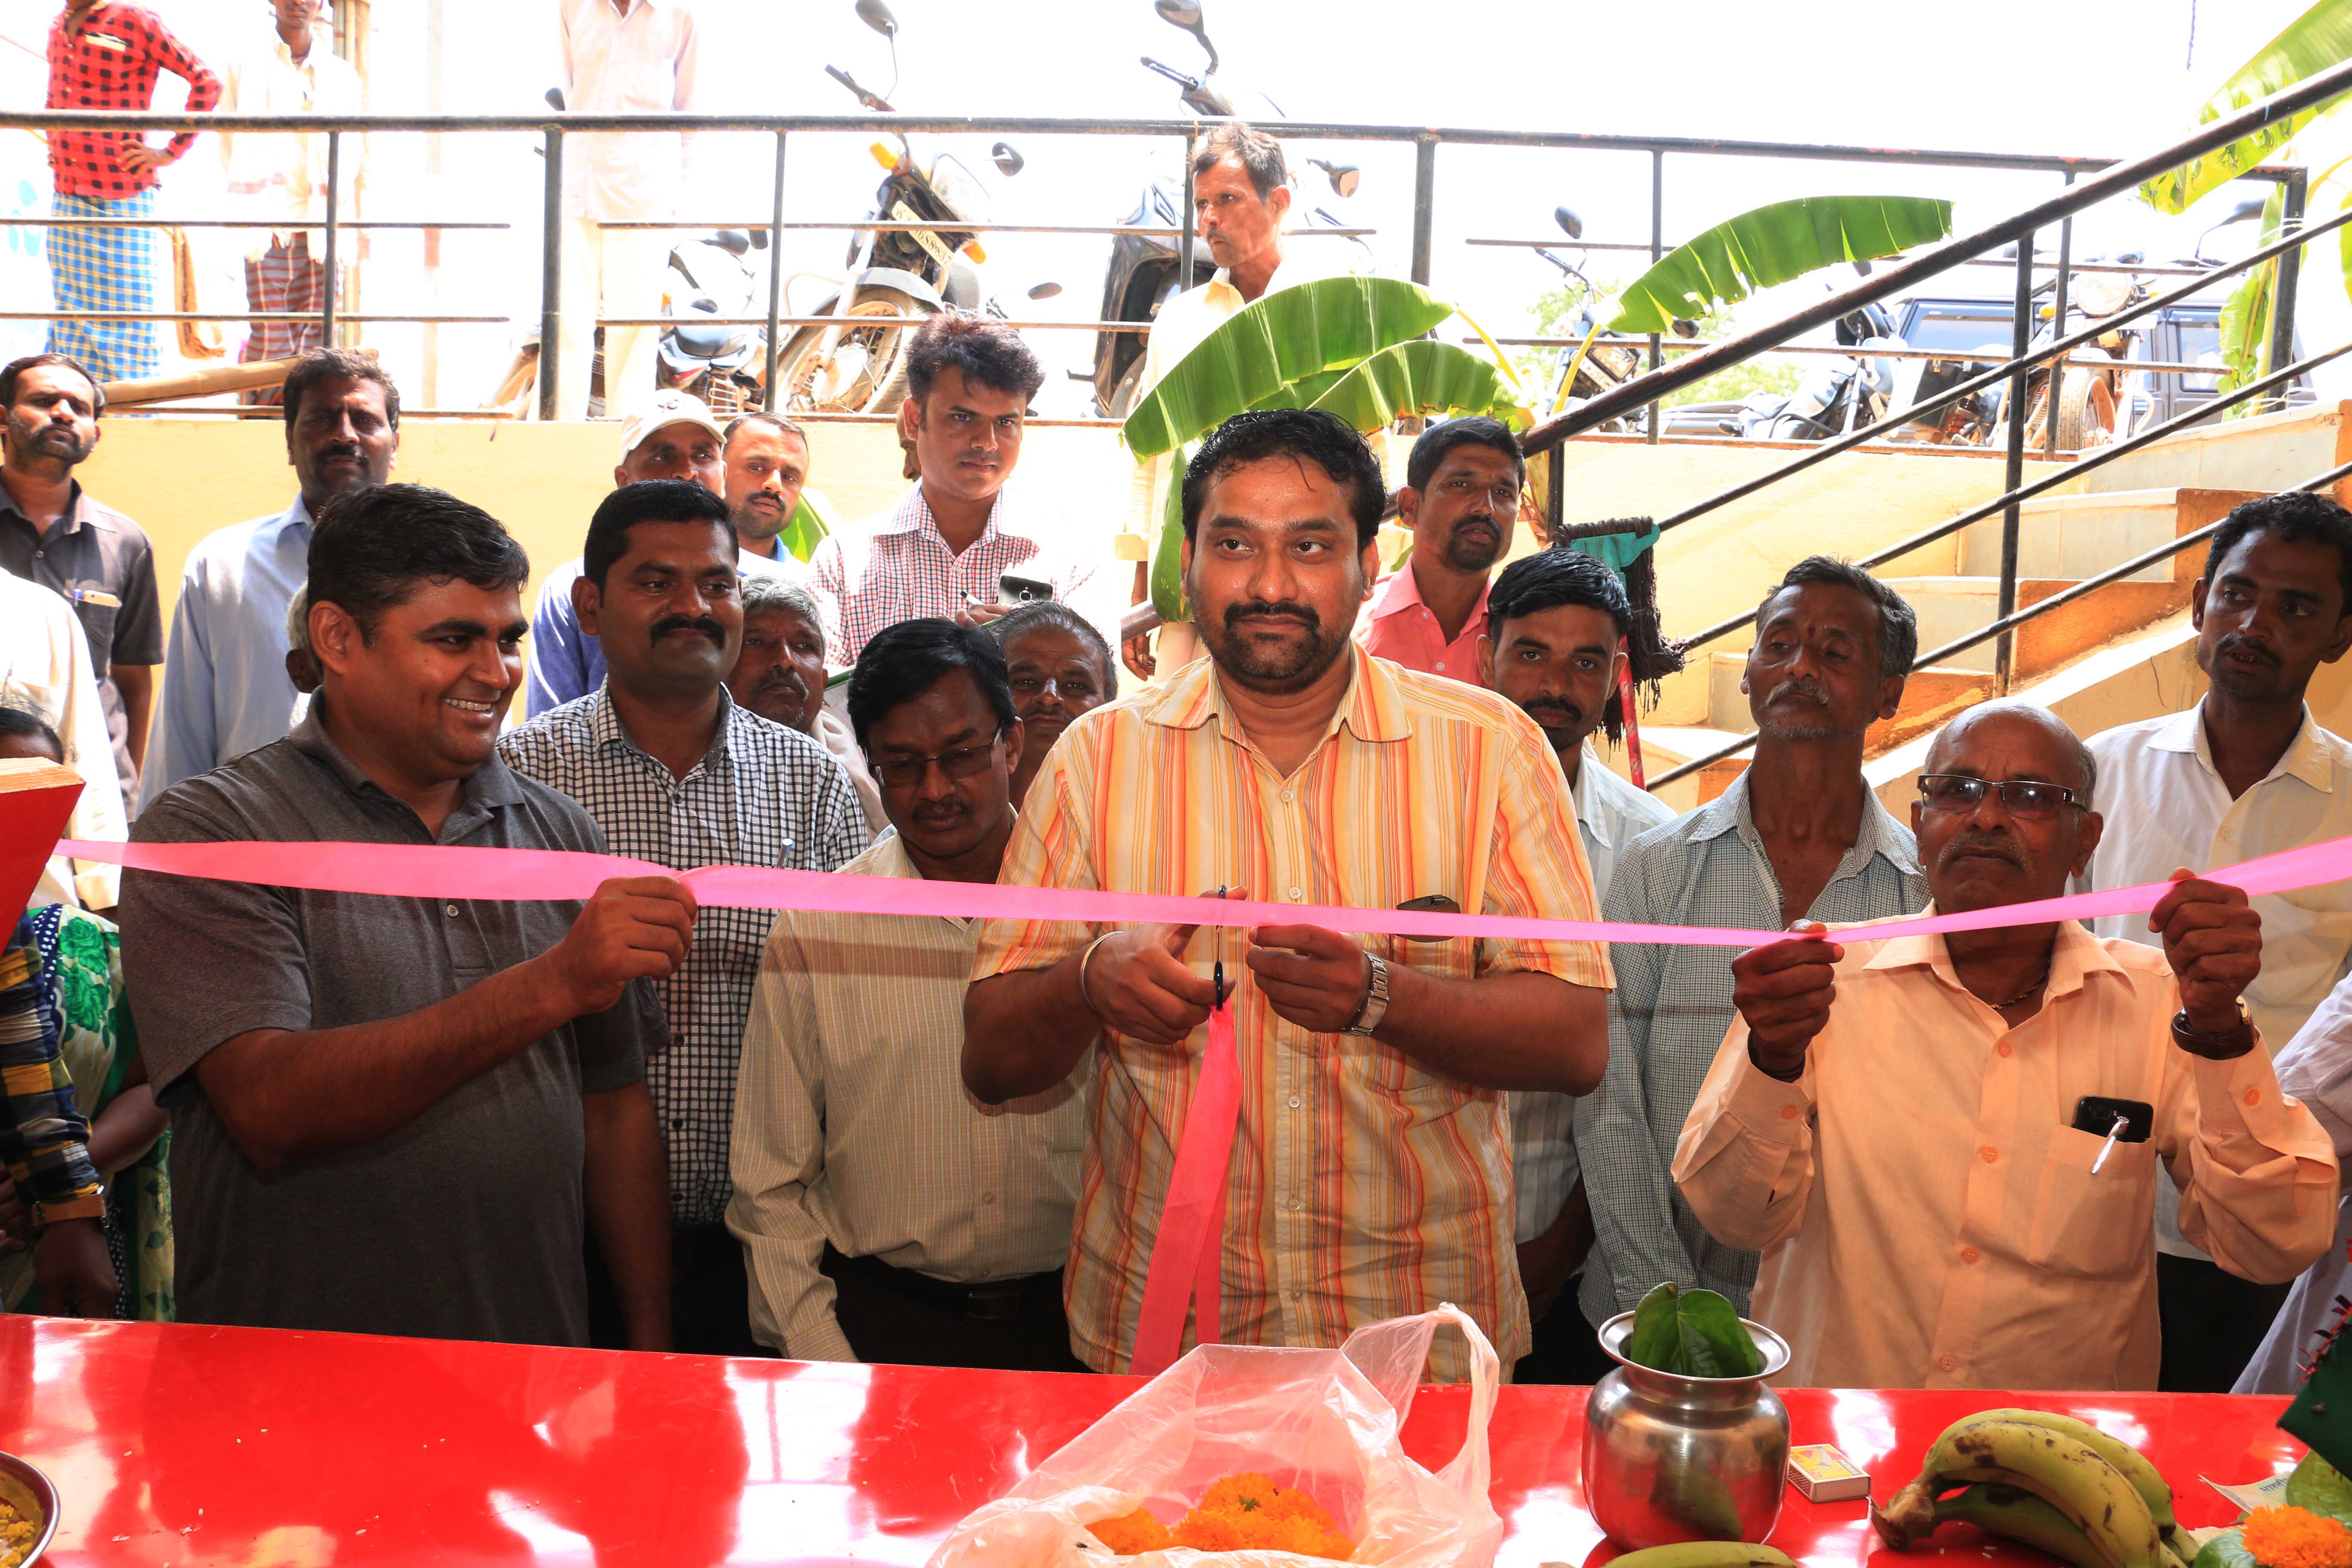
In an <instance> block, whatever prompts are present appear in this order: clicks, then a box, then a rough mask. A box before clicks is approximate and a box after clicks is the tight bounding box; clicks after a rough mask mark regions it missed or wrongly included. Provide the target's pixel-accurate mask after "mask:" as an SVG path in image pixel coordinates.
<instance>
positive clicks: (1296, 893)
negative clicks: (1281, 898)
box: [1290, 888, 1307, 899]
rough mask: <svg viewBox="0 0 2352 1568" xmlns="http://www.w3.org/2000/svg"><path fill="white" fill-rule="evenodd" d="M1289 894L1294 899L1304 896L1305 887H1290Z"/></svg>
mask: <svg viewBox="0 0 2352 1568" xmlns="http://www.w3.org/2000/svg"><path fill="white" fill-rule="evenodd" d="M1290 896H1291V897H1292V898H1294V899H1302V898H1305V897H1306V896H1307V894H1306V889H1301V888H1293V889H1290Z"/></svg>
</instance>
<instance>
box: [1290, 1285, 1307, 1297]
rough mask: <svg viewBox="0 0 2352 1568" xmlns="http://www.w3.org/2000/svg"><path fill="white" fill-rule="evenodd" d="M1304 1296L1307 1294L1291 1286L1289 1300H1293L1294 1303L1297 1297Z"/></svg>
mask: <svg viewBox="0 0 2352 1568" xmlns="http://www.w3.org/2000/svg"><path fill="white" fill-rule="evenodd" d="M1305 1294H1307V1292H1306V1291H1304V1290H1301V1289H1299V1288H1298V1287H1297V1286H1296V1285H1293V1286H1292V1287H1291V1288H1290V1299H1291V1300H1294V1301H1296V1300H1298V1298H1299V1297H1301V1296H1304V1295H1305Z"/></svg>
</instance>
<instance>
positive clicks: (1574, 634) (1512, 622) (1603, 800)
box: [1478, 546, 1675, 1384]
mask: <svg viewBox="0 0 2352 1568" xmlns="http://www.w3.org/2000/svg"><path fill="white" fill-rule="evenodd" d="M1487 614H1488V615H1489V616H1490V617H1491V622H1490V624H1491V625H1492V626H1493V631H1492V632H1491V633H1490V634H1489V635H1488V636H1486V637H1480V638H1479V639H1478V683H1479V684H1480V685H1482V686H1487V687H1491V688H1493V689H1495V690H1496V691H1497V692H1499V693H1501V694H1502V695H1503V696H1505V697H1507V698H1509V699H1510V700H1512V701H1514V702H1516V703H1517V704H1518V705H1519V707H1520V709H1521V710H1524V711H1525V712H1526V714H1527V716H1528V718H1530V719H1532V720H1534V721H1536V723H1537V725H1538V727H1540V728H1541V729H1542V731H1543V732H1544V739H1545V740H1547V741H1549V742H1551V748H1552V753H1553V755H1555V756H1557V757H1558V758H1559V771H1560V773H1561V774H1562V775H1563V776H1564V777H1565V778H1566V779H1567V780H1568V785H1569V788H1570V791H1572V792H1573V793H1574V795H1575V797H1576V831H1577V836H1578V837H1579V838H1580V839H1581V840H1582V842H1583V846H1584V859H1585V863H1586V864H1587V865H1588V866H1590V867H1591V869H1592V889H1593V892H1594V893H1595V894H1596V895H1597V896H1598V897H1600V898H1602V899H1606V898H1607V897H1608V896H1609V875H1610V872H1611V871H1612V870H1613V869H1614V868H1615V867H1616V864H1617V852H1618V850H1619V849H1620V848H1622V847H1624V846H1625V845H1627V844H1630V843H1632V842H1633V838H1634V837H1635V836H1636V835H1638V834H1641V833H1643V832H1645V831H1647V830H1648V829H1650V828H1653V827H1655V826H1659V825H1660V824H1661V823H1666V822H1671V821H1673V820H1674V816H1675V814H1674V812H1673V810H1672V809H1671V808H1669V807H1668V806H1667V805H1666V804H1665V802H1664V801H1662V800H1660V799H1659V798H1658V797H1657V796H1656V795H1652V794H1651V793H1650V792H1649V791H1647V790H1643V789H1636V788H1634V787H1633V785H1632V784H1628V783H1626V782H1625V781H1624V780H1623V779H1622V778H1619V777H1618V776H1617V775H1616V774H1615V773H1612V772H1611V771H1610V770H1609V767H1608V765H1607V764H1606V763H1603V762H1601V759H1600V758H1599V757H1596V756H1594V755H1592V754H1591V751H1590V750H1589V749H1588V748H1587V747H1586V745H1585V742H1586V740H1587V739H1588V738H1589V737H1590V736H1591V734H1592V732H1593V731H1595V730H1597V729H1600V728H1601V726H1602V725H1604V724H1605V725H1606V726H1607V727H1608V732H1609V738H1610V739H1611V740H1612V741H1613V740H1615V739H1617V738H1618V736H1619V735H1621V734H1622V732H1623V731H1624V716H1623V714H1622V710H1621V707H1620V703H1619V700H1618V690H1617V678H1618V674H1619V672H1620V671H1621V670H1622V669H1623V668H1624V666H1625V660H1626V657H1627V656H1626V655H1625V654H1624V653H1622V652H1621V651H1620V647H1621V645H1622V643H1623V641H1624V637H1625V634H1626V632H1627V630H1628V629H1629V628H1630V627H1631V626H1633V605H1631V604H1630V603H1629V602H1628V601H1627V599H1626V597H1625V585H1624V584H1623V583H1622V582H1621V581H1620V580H1619V578H1618V576H1617V574H1616V573H1614V572H1612V571H1611V570H1610V569H1609V568H1608V567H1607V566H1604V565H1602V564H1601V563H1600V562H1599V561H1597V560H1595V559H1594V558H1593V557H1591V556H1590V555H1587V554H1585V553H1584V552H1582V551H1580V550H1570V549H1567V548H1564V547H1559V546H1555V547H1553V548H1552V549H1549V550H1544V551H1539V552H1537V553H1536V554H1533V555H1529V556H1527V557H1525V558H1524V559H1522V560H1518V561H1515V562H1513V563H1511V564H1510V565H1508V566H1507V567H1505V568H1504V569H1503V573H1502V575H1500V576H1499V577H1497V578H1496V579H1495V586H1494V591H1493V593H1492V595H1490V596H1489V597H1488V599H1487ZM1575 1108H1576V1102H1575V1101H1574V1100H1572V1099H1570V1097H1569V1096H1567V1095H1564V1094H1515V1095H1513V1096H1512V1097H1511V1165H1512V1171H1513V1173H1514V1177H1515V1180H1516V1183H1517V1187H1518V1209H1519V1229H1518V1243H1519V1279H1520V1282H1521V1283H1522V1284H1523V1285H1525V1286H1526V1288H1527V1292H1528V1312H1529V1313H1530V1314H1531V1315H1532V1316H1533V1318H1534V1319H1535V1349H1534V1351H1533V1352H1530V1353H1529V1354H1528V1356H1527V1357H1525V1358H1524V1359H1523V1360H1521V1361H1520V1363H1519V1364H1518V1369H1517V1372H1516V1373H1514V1377H1515V1380H1516V1381H1517V1382H1520V1383H1576V1384H1590V1383H1592V1382H1594V1381H1596V1380H1597V1379H1599V1378H1600V1377H1601V1375H1602V1374H1603V1373H1606V1372H1608V1370H1609V1367H1610V1365H1611V1363H1610V1361H1609V1359H1608V1357H1606V1356H1604V1355H1602V1354H1601V1345H1600V1342H1599V1341H1598V1340H1596V1339H1595V1338H1594V1337H1593V1333H1592V1330H1591V1326H1590V1325H1589V1324H1587V1323H1586V1322H1585V1321H1584V1313H1583V1310H1582V1309H1581V1308H1580V1307H1579V1306H1578V1305H1577V1299H1576V1292H1575V1290H1574V1289H1570V1287H1571V1286H1572V1285H1573V1284H1574V1283H1575V1279H1576V1276H1577V1274H1578V1272H1579V1271H1580V1269H1581V1268H1583V1266H1584V1259H1585V1258H1586V1257H1587V1255H1589V1254H1590V1253H1591V1249H1592V1205H1591V1202H1590V1201H1589V1200H1588V1199H1587V1197H1586V1196H1585V1192H1584V1184H1583V1182H1582V1180H1581V1179H1580V1172H1579V1170H1578V1167H1577V1163H1576V1140H1575V1137H1574V1134H1573V1131H1572V1124H1573V1121H1574V1117H1575Z"/></svg>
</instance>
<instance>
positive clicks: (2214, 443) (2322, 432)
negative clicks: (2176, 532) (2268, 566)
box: [2066, 403, 2352, 501]
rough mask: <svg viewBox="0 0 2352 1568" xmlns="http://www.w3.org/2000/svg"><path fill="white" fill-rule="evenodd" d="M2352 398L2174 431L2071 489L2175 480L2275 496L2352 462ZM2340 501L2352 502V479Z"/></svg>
mask: <svg viewBox="0 0 2352 1568" xmlns="http://www.w3.org/2000/svg"><path fill="white" fill-rule="evenodd" d="M2347 413H2352V404H2344V403H2319V404H2314V405H2311V406H2309V407H2305V408H2294V409H2289V410H2287V411H2286V412H2284V413H2283V414H2266V415H2263V416H2262V417H2260V418H2258V419H2224V420H2219V421H2216V422H2215V423H2213V424H2211V425H2200V426H2193V427H2192V428H2190V429H2187V430H2183V431H2181V432H2180V433H2179V435H2177V436H2172V437H2167V438H2166V439H2164V440H2162V441H2159V442H2158V443H2157V444H2156V445H2155V446H2153V447H2148V448H2147V449H2146V450H2145V451H2139V452H2134V453H2132V454H2131V455H2130V456H2129V457H2126V458H2116V460H2115V461H2114V462H2112V463H2109V464H2107V465H2106V466H2105V467H2104V468H2094V469H2092V470H2091V471H2090V472H2089V473H2086V474H2084V475H2083V476H2082V478H2081V479H2079V480H2077V481H2075V483H2074V484H2070V485H2068V486H2067V487H2066V488H2067V489H2069V490H2074V491H2076V492H2078V493H2082V494H2104V493H2112V492H2114V491H2117V490H2144V489H2157V488H2169V487H2172V486H2184V487H2189V486H2194V487H2203V488H2207V489H2238V490H2253V491H2255V492H2257V493H2259V494H2263V495H2268V494H2270V493H2272V492H2273V491H2274V490H2281V489H2286V488H2287V487H2288V486H2290V485H2298V484H2301V483H2302V482H2303V481H2304V480H2305V479H2309V478H2311V477H2312V476H2313V475H2314V474H2322V473H2326V471H2327V470H2328V469H2330V468H2335V467H2336V465H2337V464H2339V463H2346V462H2352V418H2347ZM2335 489H2336V500H2339V501H2343V500H2352V480H2347V481H2339V482H2338V483H2337V484H2336V487H2335Z"/></svg>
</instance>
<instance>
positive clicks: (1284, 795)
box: [1282, 790, 1290, 805]
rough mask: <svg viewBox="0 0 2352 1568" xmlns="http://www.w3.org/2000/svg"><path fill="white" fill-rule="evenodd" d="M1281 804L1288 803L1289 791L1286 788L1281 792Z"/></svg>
mask: <svg viewBox="0 0 2352 1568" xmlns="http://www.w3.org/2000/svg"><path fill="white" fill-rule="evenodd" d="M1282 804H1283V805H1289V804H1290V792H1289V791H1288V790H1284V791H1283V792H1282Z"/></svg>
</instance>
